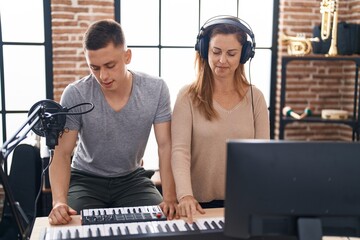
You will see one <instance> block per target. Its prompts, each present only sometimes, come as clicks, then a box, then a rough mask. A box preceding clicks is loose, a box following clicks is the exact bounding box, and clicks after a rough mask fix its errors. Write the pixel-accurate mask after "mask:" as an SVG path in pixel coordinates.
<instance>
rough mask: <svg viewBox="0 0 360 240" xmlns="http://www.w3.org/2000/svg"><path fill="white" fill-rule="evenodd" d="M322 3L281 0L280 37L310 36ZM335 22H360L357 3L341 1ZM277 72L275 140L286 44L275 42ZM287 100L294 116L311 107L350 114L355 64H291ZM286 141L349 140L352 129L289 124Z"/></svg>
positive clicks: (317, 22)
mask: <svg viewBox="0 0 360 240" xmlns="http://www.w3.org/2000/svg"><path fill="white" fill-rule="evenodd" d="M320 3H321V0H317V1H313V0H280V6H279V9H280V12H279V36H280V34H282V33H285V34H286V35H289V36H296V34H297V33H305V34H306V37H307V38H310V37H313V35H312V30H313V27H314V26H316V25H320V23H321V14H320ZM338 13H339V15H338V21H339V22H341V21H346V22H349V23H360V1H357V0H340V1H339V12H338ZM278 43H279V52H278V56H279V58H278V70H277V86H276V89H277V94H276V103H277V104H276V122H275V129H276V130H275V137H276V138H277V137H278V134H279V131H278V129H279V113H280V109H279V108H280V105H279V104H280V89H281V85H280V84H281V58H282V56H284V55H287V47H286V45H285V44H284V43H283V42H282V41H281V40H280V39H278ZM286 76H287V78H286V79H287V81H286V85H287V86H286V101H285V105H288V106H291V107H292V109H293V110H294V111H295V112H297V113H302V112H303V111H304V109H305V107H306V106H308V105H310V106H311V109H312V111H313V113H314V114H316V115H320V114H321V110H322V109H331V108H333V109H344V110H347V111H349V112H350V113H352V109H353V95H354V78H355V65H354V64H353V63H351V62H345V61H344V62H329V61H327V62H322V61H309V62H304V61H294V62H291V63H289V65H288V67H287V75H286ZM285 139H292V140H294V139H300V140H351V139H352V129H351V128H350V127H349V126H346V125H338V124H337V125H334V124H321V123H294V124H288V125H287V127H286V131H285Z"/></svg>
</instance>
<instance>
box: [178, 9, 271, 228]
mask: <svg viewBox="0 0 360 240" xmlns="http://www.w3.org/2000/svg"><path fill="white" fill-rule="evenodd" d="M247 34H248V35H249V36H250V37H251V38H252V42H250V41H247ZM254 45H255V43H254V36H253V34H252V32H251V30H250V29H249V28H248V27H246V26H245V25H244V24H242V22H241V20H240V19H238V18H235V17H231V16H221V17H216V18H213V19H210V20H209V21H207V22H206V23H205V25H204V26H203V27H202V29H201V31H200V33H199V35H198V40H197V43H196V46H195V49H196V50H197V53H196V60H195V63H196V70H197V76H196V80H195V81H194V82H193V83H192V84H190V85H188V86H185V87H184V88H182V89H181V90H180V92H179V94H178V97H177V100H176V103H175V106H174V111H173V117H172V123H171V127H172V134H171V135H172V169H173V174H174V178H175V184H176V192H177V198H178V201H179V206H178V207H179V213H180V215H181V216H187V217H188V221H189V222H192V216H193V214H195V213H196V212H197V211H198V212H200V213H204V210H203V208H208V207H223V206H224V200H225V174H226V173H225V172H226V169H225V167H226V141H227V139H252V138H254V139H255V138H256V139H269V136H270V133H269V131H270V130H269V117H268V110H267V106H266V102H265V99H264V96H263V94H262V93H261V91H260V90H259V89H258V88H256V87H255V86H251V84H250V83H249V82H248V81H247V79H246V77H245V71H244V64H245V62H246V61H247V60H248V59H250V58H252V57H253V56H254Z"/></svg>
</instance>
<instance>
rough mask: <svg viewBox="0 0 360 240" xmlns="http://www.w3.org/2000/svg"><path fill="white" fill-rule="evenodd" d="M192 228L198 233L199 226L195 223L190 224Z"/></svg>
mask: <svg viewBox="0 0 360 240" xmlns="http://www.w3.org/2000/svg"><path fill="white" fill-rule="evenodd" d="M192 226H193V228H194V230H196V231H200V228H199V226H198V225H197V224H196V222H194V223H193V224H192Z"/></svg>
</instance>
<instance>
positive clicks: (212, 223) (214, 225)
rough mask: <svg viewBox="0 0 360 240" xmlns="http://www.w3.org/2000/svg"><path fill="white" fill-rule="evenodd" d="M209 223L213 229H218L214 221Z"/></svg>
mask: <svg viewBox="0 0 360 240" xmlns="http://www.w3.org/2000/svg"><path fill="white" fill-rule="evenodd" d="M211 225H212V226H213V227H214V229H220V227H219V225H217V224H216V222H215V221H211Z"/></svg>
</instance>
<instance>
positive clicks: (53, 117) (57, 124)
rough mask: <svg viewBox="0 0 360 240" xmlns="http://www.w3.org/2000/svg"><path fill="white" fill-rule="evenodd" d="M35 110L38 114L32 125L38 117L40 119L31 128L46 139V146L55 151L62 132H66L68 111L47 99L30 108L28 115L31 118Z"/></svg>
mask: <svg viewBox="0 0 360 240" xmlns="http://www.w3.org/2000/svg"><path fill="white" fill-rule="evenodd" d="M35 110H36V111H38V114H37V115H35V117H34V118H33V119H31V120H30V123H31V122H32V121H33V120H34V119H35V118H36V117H38V118H39V121H38V122H37V123H36V124H35V125H34V126H33V127H32V128H31V130H32V131H33V132H34V133H35V134H37V135H39V136H41V137H45V138H46V145H47V146H48V147H49V148H50V149H54V148H55V146H56V145H57V144H58V138H59V134H60V132H62V131H63V130H64V127H65V123H66V113H67V112H68V109H67V108H63V107H62V106H61V105H60V104H58V103H57V102H55V101H53V100H49V99H47V100H41V101H39V102H37V103H35V104H34V105H33V106H32V107H31V108H30V110H29V114H28V115H29V116H30V115H31V114H32V112H33V111H35Z"/></svg>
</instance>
